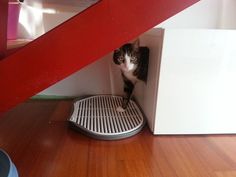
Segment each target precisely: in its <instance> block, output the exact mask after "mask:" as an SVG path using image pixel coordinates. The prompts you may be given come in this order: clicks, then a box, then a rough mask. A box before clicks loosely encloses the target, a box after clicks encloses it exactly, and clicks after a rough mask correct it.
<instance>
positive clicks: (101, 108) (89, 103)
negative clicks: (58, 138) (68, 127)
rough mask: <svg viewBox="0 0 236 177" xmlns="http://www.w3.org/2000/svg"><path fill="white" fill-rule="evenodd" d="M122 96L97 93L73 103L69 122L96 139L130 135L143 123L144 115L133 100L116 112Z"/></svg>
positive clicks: (120, 137)
mask: <svg viewBox="0 0 236 177" xmlns="http://www.w3.org/2000/svg"><path fill="white" fill-rule="evenodd" d="M121 104H122V97H120V96H110V95H99V96H92V97H89V98H85V99H82V100H79V101H76V102H75V103H74V111H73V113H72V115H71V117H70V119H69V122H70V123H71V124H72V125H73V127H74V128H76V129H78V130H79V131H82V132H83V133H85V134H87V135H89V136H92V137H94V138H97V139H105V140H113V139H122V138H126V137H129V136H132V135H134V134H136V133H138V132H139V131H141V129H142V127H143V126H144V124H145V120H144V117H143V115H142V113H141V111H140V109H139V107H138V106H137V105H136V103H135V102H134V101H132V100H131V101H130V103H129V105H128V107H127V109H126V111H125V112H117V111H116V108H117V107H118V106H119V105H121Z"/></svg>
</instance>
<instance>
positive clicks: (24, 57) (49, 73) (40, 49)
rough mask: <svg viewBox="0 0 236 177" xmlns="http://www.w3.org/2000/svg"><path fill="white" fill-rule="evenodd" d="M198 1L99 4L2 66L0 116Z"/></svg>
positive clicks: (115, 0)
mask: <svg viewBox="0 0 236 177" xmlns="http://www.w3.org/2000/svg"><path fill="white" fill-rule="evenodd" d="M198 1H199V0H148V1H147V0H138V1H137V0H126V1H121V0H112V1H111V0H102V1H101V2H98V3H97V4H95V5H94V6H92V7H90V8H88V9H87V10H85V11H83V12H82V13H80V14H78V15H77V16H75V17H73V18H72V19H70V20H68V21H67V22H65V23H63V24H62V25H59V26H58V27H56V28H55V29H53V30H51V31H50V32H48V33H46V34H45V35H43V36H41V37H39V38H38V39H36V40H35V41H33V42H32V43H30V44H28V45H26V46H25V47H23V48H22V49H20V50H19V51H18V52H16V53H14V54H12V55H11V56H9V57H7V58H6V59H4V60H2V61H0V83H1V85H0V112H4V111H7V110H8V109H10V108H11V107H14V106H15V105H17V104H19V103H21V102H23V101H25V100H26V99H27V98H29V97H31V96H33V95H35V94H37V93H38V92H40V91H42V90H44V89H46V88H48V87H49V86H51V85H53V84H55V83H56V82H58V81H60V80H62V79H64V78H66V77H67V76H69V75H71V74H72V73H74V72H76V71H78V70H80V69H81V68H83V67H85V66H86V65H88V64H90V63H92V62H94V61H96V60H97V59H99V58H101V57H102V56H104V55H105V54H107V53H109V52H111V51H112V50H114V49H115V48H117V47H119V46H120V45H122V44H123V43H125V42H127V41H129V40H131V39H133V38H135V37H137V36H138V35H140V34H142V33H143V32H145V31H147V30H148V29H150V28H152V27H153V26H155V25H157V24H159V23H160V22H162V21H164V20H166V19H167V18H169V17H171V16H173V15H175V14H176V13H178V12H180V11H182V10H183V9H185V8H187V7H189V6H190V5H192V4H194V3H196V2H198Z"/></svg>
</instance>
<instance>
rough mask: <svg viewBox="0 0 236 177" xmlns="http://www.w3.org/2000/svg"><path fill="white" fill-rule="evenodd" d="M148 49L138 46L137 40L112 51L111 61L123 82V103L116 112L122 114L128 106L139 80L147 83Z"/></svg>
mask: <svg viewBox="0 0 236 177" xmlns="http://www.w3.org/2000/svg"><path fill="white" fill-rule="evenodd" d="M148 60H149V49H148V48H147V47H140V46H139V39H137V40H136V41H135V42H134V43H127V44H124V45H123V46H121V47H120V48H119V49H117V50H115V51H114V54H113V61H114V63H115V64H117V65H118V67H119V68H120V70H121V75H122V78H123V81H124V92H125V94H124V97H123V103H122V105H121V106H119V107H118V108H117V111H119V112H124V111H125V109H126V108H127V106H128V103H129V101H130V98H131V95H132V93H133V90H134V86H135V84H136V83H137V82H138V81H139V80H141V81H144V82H146V81H147V72H148Z"/></svg>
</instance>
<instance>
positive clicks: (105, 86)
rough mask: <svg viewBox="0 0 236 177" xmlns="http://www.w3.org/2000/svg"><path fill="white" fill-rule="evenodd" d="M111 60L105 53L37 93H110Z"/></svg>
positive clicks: (61, 94)
mask: <svg viewBox="0 0 236 177" xmlns="http://www.w3.org/2000/svg"><path fill="white" fill-rule="evenodd" d="M111 62H112V59H111V55H107V56H105V57H103V58H102V59H100V60H98V61H96V62H94V63H92V64H91V65H89V66H86V67H85V68H83V69H81V70H79V71H78V72H76V73H75V74H73V75H71V76H69V77H67V78H66V79H64V80H62V81H60V82H58V83H57V84H55V85H53V86H51V87H49V88H48V89H46V90H44V91H43V92H41V93H39V94H40V95H57V96H84V95H93V94H110V93H111V91H112V86H111V79H110V74H109V72H110V69H109V65H110V63H111Z"/></svg>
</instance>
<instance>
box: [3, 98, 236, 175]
mask: <svg viewBox="0 0 236 177" xmlns="http://www.w3.org/2000/svg"><path fill="white" fill-rule="evenodd" d="M71 106H72V101H30V102H26V103H23V104H21V105H19V106H17V107H16V108H14V109H13V110H11V111H9V112H8V113H6V114H4V115H3V116H2V117H1V118H0V148H3V149H4V150H6V151H7V152H8V153H9V154H10V156H11V158H12V160H13V162H14V163H15V164H16V167H17V169H18V171H19V174H20V176H21V177H29V176H34V177H65V176H66V177H80V176H81V177H236V172H235V171H236V164H235V159H236V136H234V135H229V136H228V135H224V136H153V135H152V133H151V132H150V131H149V129H148V128H147V127H145V128H144V130H143V131H141V132H140V133H139V134H137V135H135V136H133V137H130V138H127V139H124V140H118V141H99V140H95V139H92V138H89V137H86V136H84V135H82V134H80V133H78V132H76V131H74V130H72V129H70V128H68V124H67V121H66V120H67V119H68V116H69V115H70V108H71Z"/></svg>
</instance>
